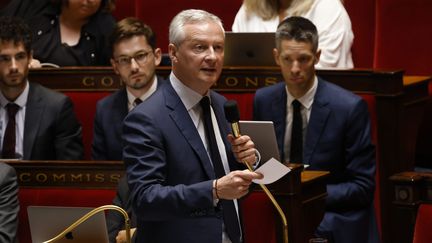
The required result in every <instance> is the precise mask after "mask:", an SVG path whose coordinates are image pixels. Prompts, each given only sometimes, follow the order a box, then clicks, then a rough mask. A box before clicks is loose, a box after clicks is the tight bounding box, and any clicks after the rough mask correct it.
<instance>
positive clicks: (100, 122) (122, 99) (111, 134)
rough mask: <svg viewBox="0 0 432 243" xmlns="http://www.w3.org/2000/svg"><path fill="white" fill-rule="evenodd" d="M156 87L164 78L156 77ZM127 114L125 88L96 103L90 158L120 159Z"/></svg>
mask: <svg viewBox="0 0 432 243" xmlns="http://www.w3.org/2000/svg"><path fill="white" fill-rule="evenodd" d="M157 81H158V84H157V85H158V88H159V87H160V85H162V84H163V83H164V82H165V80H163V79H162V78H160V77H158V78H157ZM127 114H128V98H127V93H126V88H122V89H120V90H117V91H116V92H115V93H113V94H112V95H109V96H107V97H105V98H103V99H101V100H100V101H98V102H97V105H96V115H95V119H94V124H93V143H92V159H94V160H122V154H123V144H122V126H123V119H124V118H125V117H126V115H127Z"/></svg>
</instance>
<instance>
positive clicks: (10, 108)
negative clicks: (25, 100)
mask: <svg viewBox="0 0 432 243" xmlns="http://www.w3.org/2000/svg"><path fill="white" fill-rule="evenodd" d="M19 108H20V107H19V105H17V104H15V103H9V104H7V105H6V110H7V113H8V116H9V117H15V114H16V113H17V111H18V110H19Z"/></svg>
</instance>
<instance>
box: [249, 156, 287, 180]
mask: <svg viewBox="0 0 432 243" xmlns="http://www.w3.org/2000/svg"><path fill="white" fill-rule="evenodd" d="M290 171H291V170H290V168H288V167H286V166H285V165H284V164H282V163H281V162H279V161H277V160H276V159H275V158H271V159H269V160H268V161H267V162H266V163H265V164H263V165H262V166H261V167H259V168H258V169H256V170H255V172H259V173H261V174H262V175H264V178H262V179H255V180H252V181H253V182H254V183H256V184H270V183H273V182H275V181H277V180H279V179H280V178H282V176H284V175H286V174H287V173H288V172H290Z"/></svg>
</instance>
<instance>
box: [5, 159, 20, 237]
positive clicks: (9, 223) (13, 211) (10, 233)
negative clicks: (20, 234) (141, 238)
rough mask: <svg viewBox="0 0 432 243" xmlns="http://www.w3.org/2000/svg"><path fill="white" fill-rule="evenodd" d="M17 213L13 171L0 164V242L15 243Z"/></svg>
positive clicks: (15, 184) (16, 186)
mask: <svg viewBox="0 0 432 243" xmlns="http://www.w3.org/2000/svg"><path fill="white" fill-rule="evenodd" d="M18 211H19V203H18V182H17V176H16V173H15V169H14V168H13V167H11V166H9V165H7V164H5V163H0V242H2V243H13V242H15V238H16V232H17V228H18Z"/></svg>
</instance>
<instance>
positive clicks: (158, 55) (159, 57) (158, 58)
mask: <svg viewBox="0 0 432 243" xmlns="http://www.w3.org/2000/svg"><path fill="white" fill-rule="evenodd" d="M153 55H154V56H155V65H156V66H159V64H160V63H161V61H162V51H161V49H160V48H156V49H155V50H154V52H153Z"/></svg>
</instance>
